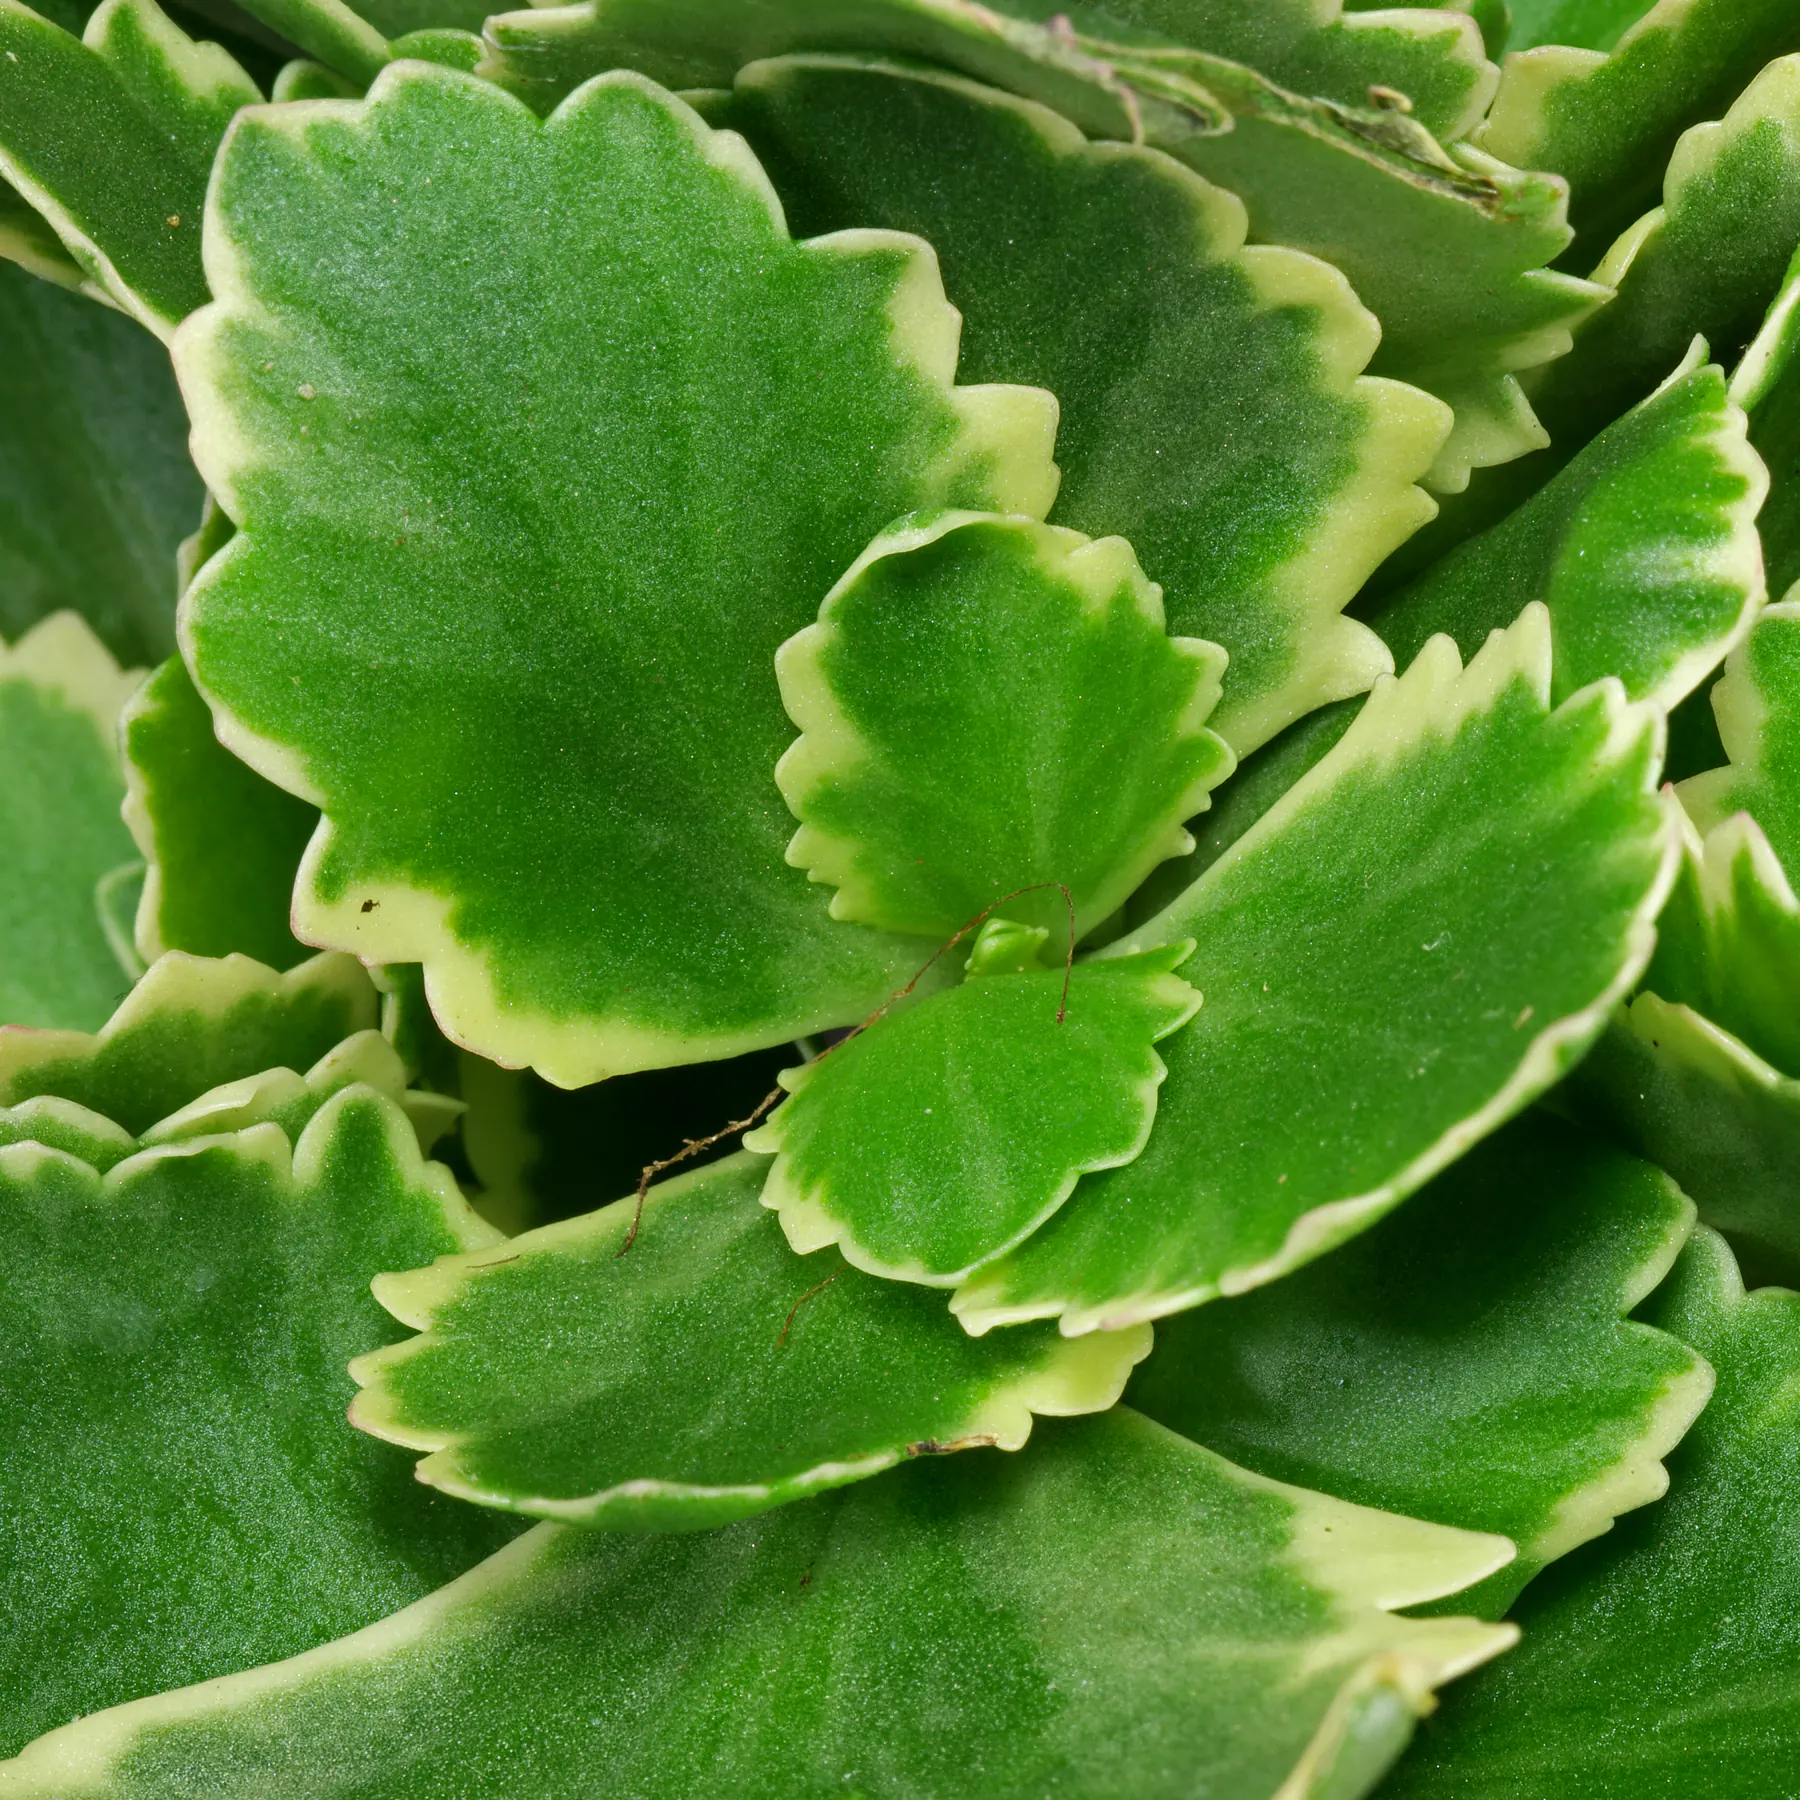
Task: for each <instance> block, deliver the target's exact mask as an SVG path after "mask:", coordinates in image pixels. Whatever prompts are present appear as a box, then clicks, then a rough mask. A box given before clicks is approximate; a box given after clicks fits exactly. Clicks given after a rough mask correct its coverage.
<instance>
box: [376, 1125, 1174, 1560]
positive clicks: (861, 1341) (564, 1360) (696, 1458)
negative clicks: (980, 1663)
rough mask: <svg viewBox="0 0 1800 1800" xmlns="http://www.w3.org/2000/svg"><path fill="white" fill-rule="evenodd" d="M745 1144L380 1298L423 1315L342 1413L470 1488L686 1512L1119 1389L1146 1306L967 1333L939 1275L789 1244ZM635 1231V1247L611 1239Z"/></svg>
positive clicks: (710, 1517) (599, 1507)
mask: <svg viewBox="0 0 1800 1800" xmlns="http://www.w3.org/2000/svg"><path fill="white" fill-rule="evenodd" d="M766 1166H767V1165H766V1164H765V1163H763V1162H762V1161H761V1160H760V1159H759V1158H755V1157H749V1156H737V1157H733V1158H731V1159H729V1160H728V1161H726V1162H722V1163H717V1164H714V1165H713V1166H712V1167H711V1168H708V1169H702V1170H699V1171H698V1172H696V1173H695V1174H692V1175H686V1176H682V1177H680V1178H678V1179H676V1180H673V1181H668V1182H664V1183H663V1184H662V1185H661V1186H660V1187H658V1188H656V1189H655V1190H654V1191H653V1192H652V1194H651V1196H650V1197H649V1198H648V1199H647V1200H646V1202H645V1205H644V1213H643V1222H642V1226H641V1229H640V1230H639V1231H638V1234H637V1236H636V1237H635V1238H632V1237H631V1235H630V1234H631V1228H632V1221H633V1218H634V1215H635V1214H636V1210H637V1208H636V1204H635V1202H634V1201H631V1200H622V1201H620V1202H619V1203H618V1204H617V1205H615V1206H609V1207H606V1208H604V1209H603V1210H601V1211H600V1212H597V1213H590V1214H588V1215H587V1216H586V1217H584V1218H579V1219H570V1220H568V1221H566V1222H565V1223H563V1224H560V1225H548V1226H545V1227H543V1228H542V1229H541V1230H538V1231H534V1232H528V1233H527V1234H526V1235H525V1236H523V1237H516V1238H509V1239H507V1240H506V1242H505V1243H503V1244H501V1245H498V1246H496V1247H495V1248H494V1249H493V1250H491V1251H488V1250H477V1251H475V1252H473V1253H472V1254H470V1255H468V1256H458V1257H452V1258H451V1259H449V1260H448V1261H444V1262H440V1263H438V1264H437V1265H436V1266H435V1267H433V1268H429V1269H420V1270H417V1271H416V1272H414V1273H412V1274H391V1275H384V1276H383V1277H382V1278H381V1279H380V1280H379V1281H378V1282H377V1283H376V1284H375V1293H376V1297H377V1298H378V1299H379V1300H380V1301H381V1303H382V1304H383V1305H384V1306H386V1307H387V1308H388V1310H389V1311H390V1312H392V1313H393V1314H394V1315H395V1316H396V1317H397V1318H399V1319H400V1320H401V1321H403V1322H404V1323H405V1324H408V1325H411V1326H414V1327H416V1328H418V1329H420V1330H421V1331H423V1332H424V1334H425V1335H423V1336H422V1337H416V1338H411V1339H408V1340H407V1341H406V1342H405V1343H402V1344H397V1345H395V1346H394V1347H393V1348H392V1349H388V1350H381V1351H376V1352H375V1353H373V1354H371V1355H368V1356H364V1357H361V1358H359V1359H358V1360H357V1361H356V1362H355V1363H354V1364H353V1365H352V1368H351V1372H352V1374H353V1375H354V1376H355V1377H356V1379H357V1380H358V1381H359V1382H360V1383H362V1384H364V1385H363V1391H362V1392H361V1393H360V1394H359V1395H358V1396H357V1399H356V1404H355V1406H354V1407H353V1409H352V1411H351V1421H352V1423H354V1424H356V1425H360V1426H361V1427H362V1428H363V1429H364V1430H365V1431H371V1432H374V1433H375V1434H376V1435H377V1436H379V1437H384V1438H388V1439H390V1440H391V1441H393V1442H394V1443H398V1444H405V1445H407V1446H408V1447H409V1448H411V1449H415V1450H428V1451H430V1452H431V1454H430V1455H429V1456H427V1457H426V1459H425V1460H424V1461H423V1462H421V1463H420V1464H419V1469H418V1473H419V1478H420V1480H421V1481H426V1482H430V1483H431V1484H432V1485H433V1486H435V1487H440V1488H442V1489H444V1490H445V1492H447V1493H451V1494H456V1495H458V1496H460V1497H461V1498H463V1499H467V1500H478V1501H480V1502H482V1503H483V1504H485V1505H488V1506H499V1507H506V1508H509V1509H510V1510H512V1511H515V1512H521V1513H530V1514H535V1515H536V1516H538V1517H540V1518H551V1519H562V1520H566V1521H573V1522H575V1523H577V1524H583V1525H597V1526H603V1527H608V1528H611V1529H615V1530H627V1531H644V1530H650V1531H667V1530H692V1529H694V1528H696V1527H699V1526H708V1525H718V1524H722V1523H724V1522H726V1521H728V1520H731V1519H737V1518H743V1517H745V1516H747V1515H749V1514H751V1513H757V1512H762V1511H764V1510H766V1509H767V1508H769V1507H771V1506H781V1505H784V1504H786V1503H787V1502H789V1501H793V1500H800V1499H804V1498H805V1497H806V1496H807V1495H809V1494H816V1493H818V1492H820V1491H822V1490H823V1489H826V1488H831V1487H837V1486H840V1485H841V1484H843V1483H844V1482H847V1481H861V1480H864V1479H866V1478H867V1477H869V1476H871V1475H878V1474H880V1473H881V1471H882V1470H884V1469H889V1468H892V1467H893V1466H894V1464H895V1463H898V1462H901V1461H903V1460H904V1459H905V1458H907V1457H909V1456H924V1455H938V1454H942V1453H945V1452H949V1451H953V1450H968V1449H975V1448H981V1447H997V1448H1000V1449H1005V1450H1016V1449H1018V1448H1019V1446H1020V1445H1021V1444H1023V1443H1024V1442H1025V1439H1026V1438H1027V1437H1028V1436H1029V1435H1030V1433H1031V1428H1032V1421H1033V1415H1034V1414H1037V1413H1081V1412H1098V1411H1102V1410H1104V1409H1105V1408H1106V1407H1108V1406H1111V1405H1112V1404H1113V1402H1114V1401H1116V1400H1117V1399H1118V1397H1119V1394H1120V1392H1121V1390H1122V1389H1123V1388H1124V1386H1125V1378H1126V1376H1127V1375H1128V1374H1129V1373H1130V1371H1131V1368H1132V1365H1133V1364H1134V1363H1137V1362H1140V1361H1142V1359H1143V1357H1144V1356H1145V1354H1146V1353H1147V1352H1148V1350H1149V1348H1150V1332H1149V1328H1148V1327H1147V1326H1139V1327H1137V1328H1136V1329H1135V1330H1132V1331H1127V1332H1121V1333H1116V1334H1112V1335H1108V1336H1103V1337H1096V1338H1095V1339H1094V1340H1093V1341H1092V1343H1091V1344H1082V1345H1072V1344H1070V1343H1069V1341H1068V1340H1067V1339H1065V1338H1060V1337H1058V1336H1057V1334H1056V1333H1055V1332H1054V1331H1052V1330H1049V1329H1047V1328H1045V1327H1044V1326H1041V1325H1040V1326H1036V1327H1034V1328H1032V1329H1031V1330H1029V1331H1022V1332H1003V1333H1001V1334H1000V1335H999V1336H998V1337H996V1338H993V1339H991V1340H989V1341H988V1342H986V1343H977V1342H976V1341H975V1340H973V1339H971V1338H969V1337H968V1336H967V1335H966V1334H965V1333H963V1332H962V1331H959V1330H958V1329H957V1326H956V1323H955V1321H954V1320H953V1319H951V1318H949V1317H948V1316H947V1315H946V1314H945V1312H944V1309H943V1305H942V1303H941V1302H940V1301H939V1300H938V1298H937V1297H936V1296H934V1295H930V1294H925V1293H921V1292H919V1291H918V1290H917V1289H915V1288H909V1287H904V1286H901V1285H899V1284H896V1283H893V1282H885V1281H877V1280H873V1279H872V1278H870V1277H869V1276H866V1275H863V1274H860V1273H859V1272H858V1271H856V1270H854V1269H849V1268H846V1267H845V1266H844V1264H843V1262H842V1261H841V1260H840V1259H839V1258H838V1257H836V1256H830V1257H819V1258H816V1259H811V1260H806V1261H802V1260H801V1259H800V1258H799V1257H796V1256H795V1255H794V1254H793V1253H792V1252H791V1251H790V1250H789V1249H788V1247H787V1246H786V1244H784V1243H783V1242H782V1238H781V1231H780V1227H779V1226H778V1225H777V1224H776V1222H775V1220H774V1219H772V1218H771V1217H770V1216H769V1214H768V1213H767V1211H766V1210H764V1208H763V1207H762V1206H761V1205H760V1204H759V1201H758V1194H759V1192H760V1190H761V1188H762V1181H763V1174H764V1171H765V1169H766ZM627 1243H629V1249H627V1248H626V1245H627Z"/></svg>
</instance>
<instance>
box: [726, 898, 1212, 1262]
mask: <svg viewBox="0 0 1800 1800" xmlns="http://www.w3.org/2000/svg"><path fill="white" fill-rule="evenodd" d="M1010 929H1011V928H1007V929H1003V930H1002V931H1001V932H999V933H997V934H996V935H994V936H986V937H984V939H983V941H982V942H981V943H980V944H978V945H977V947H976V953H975V955H974V956H973V957H972V958H971V959H970V963H969V978H968V980H967V981H965V982H964V983H963V984H962V986H961V987H955V988H951V989H950V990H949V991H948V992H947V993H942V994H933V995H932V996H931V997H930V998H929V999H927V1000H924V1001H921V1002H920V1004H919V1005H917V1006H915V1007H911V1008H909V1009H908V1010H907V1011H905V1012H900V1013H895V1014H891V1015H890V1016H889V1017H887V1018H885V1019H882V1020H880V1021H879V1022H878V1023H876V1024H874V1025H872V1026H870V1027H869V1029H868V1030H867V1031H865V1032H863V1033H862V1035H861V1036H860V1037H857V1038H855V1039H853V1040H852V1041H851V1042H849V1043H846V1044H840V1045H839V1046H837V1047H836V1048H835V1049H833V1050H831V1051H830V1052H829V1053H828V1054H827V1055H824V1056H821V1057H820V1058H819V1059H818V1060H817V1061H815V1062H810V1063H806V1064H803V1065H802V1066H801V1067H799V1068H797V1069H790V1070H788V1071H786V1072H784V1073H783V1075H782V1078H781V1085H782V1086H783V1087H784V1088H786V1089H787V1090H788V1094H789V1096H790V1097H789V1098H788V1099H787V1100H786V1101H784V1102H783V1103H782V1105H781V1106H780V1108H779V1109H778V1110H777V1111H776V1112H775V1113H774V1114H773V1115H772V1116H771V1117H770V1119H769V1122H768V1124H767V1125H765V1126H762V1127H760V1128H759V1129H758V1130H756V1131H754V1132H752V1133H751V1134H750V1135H749V1136H748V1137H746V1138H745V1140H744V1144H745V1147H746V1148H747V1149H750V1150H757V1151H762V1152H765V1153H771V1154H773V1155H774V1157H775V1162H774V1165H773V1167H772V1168H770V1170H769V1179H768V1185H767V1186H766V1187H765V1188H764V1189H763V1204H764V1205H765V1206H770V1207H773V1208H774V1209H775V1210H776V1211H777V1212H778V1213H779V1214H780V1215H781V1225H782V1229H783V1230H784V1231H785V1232H786V1233H787V1238H788V1242H789V1243H790V1244H792V1245H793V1247H794V1248H795V1249H796V1250H798V1251H799V1252H800V1253H801V1254H802V1255H806V1254H808V1253H810V1252H812V1251H814V1250H818V1249H822V1248H823V1247H825V1246H826V1245H828V1244H835V1245H837V1247H838V1248H839V1249H840V1250H841V1251H842V1252H843V1254H844V1255H845V1256H846V1257H847V1258H848V1259H849V1260H850V1261H851V1262H852V1263H854V1264H855V1265H856V1266H857V1267H858V1268H859V1269H867V1270H869V1271H870V1273H871V1274H875V1275H883V1276H886V1277H888V1278H889V1279H894V1280H901V1281H923V1282H926V1283H929V1284H932V1285H936V1286H941V1287H954V1286H955V1285H956V1284H957V1282H959V1281H962V1280H964V1279H965V1278H966V1277H967V1276H968V1275H969V1274H970V1272H971V1271H972V1270H974V1269H975V1268H976V1267H977V1266H978V1265H979V1264H981V1263H984V1262H987V1261H988V1260H990V1259H991V1258H993V1257H995V1256H998V1255H1000V1254H1001V1253H1002V1252H1004V1251H1006V1250H1009V1249H1011V1248H1012V1247H1013V1246H1014V1245H1015V1244H1018V1243H1021V1242H1023V1240H1024V1239H1026V1238H1027V1237H1029V1236H1030V1235H1031V1233H1032V1232H1034V1231H1036V1230H1037V1229H1038V1227H1039V1226H1041V1225H1042V1224H1043V1223H1044V1221H1045V1220H1046V1219H1048V1218H1049V1217H1050V1216H1051V1214H1052V1213H1054V1212H1055V1211H1056V1209H1057V1208H1058V1207H1059V1206H1061V1205H1062V1203H1063V1202H1064V1201H1065V1200H1067V1199H1068V1197H1069V1195H1070V1194H1071V1193H1072V1192H1073V1191H1074V1188H1075V1183H1076V1181H1077V1180H1078V1179H1079V1178H1080V1177H1081V1176H1082V1175H1083V1174H1086V1173H1089V1172H1091V1171H1093V1170H1095V1169H1111V1168H1116V1167H1118V1166H1119V1165H1120V1164H1121V1163H1127V1162H1130V1161H1131V1159H1132V1158H1133V1157H1135V1156H1136V1155H1137V1154H1138V1153H1139V1152H1140V1151H1141V1150H1142V1149H1143V1147H1144V1145H1145V1143H1146V1141H1147V1140H1148V1139H1149V1136H1150V1128H1151V1123H1152V1121H1153V1120H1154V1118H1155V1116H1156V1090H1157V1088H1158V1087H1160V1086H1161V1085H1162V1080H1163V1076H1164V1074H1165V1073H1166V1071H1165V1069H1164V1067H1163V1063H1162V1059H1161V1058H1160V1057H1159V1056H1158V1055H1157V1054H1156V1052H1155V1051H1154V1050H1153V1049H1152V1048H1151V1045H1152V1044H1154V1043H1155V1042H1157V1040H1158V1039H1160V1038H1165V1037H1167V1036H1168V1035H1169V1033H1170V1032H1172V1031H1176V1030H1179V1029H1180V1027H1181V1026H1183V1025H1185V1024H1186V1023H1187V1021H1188V1020H1189V1019H1191V1018H1192V1017H1193V1016H1194V1013H1195V1011H1196V1009H1197V1008H1198V1007H1199V1005H1200V996H1199V995H1198V994H1196V993H1195V992H1194V990H1193V989H1192V988H1191V987H1189V986H1188V985H1187V983H1186V982H1185V981H1183V980H1181V979H1180V977H1179V976H1177V975H1175V974H1174V973H1173V970H1174V969H1175V968H1176V967H1177V965H1179V964H1180V963H1181V962H1182V961H1183V959H1184V958H1185V957H1186V956H1187V955H1188V953H1189V951H1190V950H1191V949H1192V945H1189V944H1177V945H1175V946H1174V947H1173V948H1172V949H1167V950H1153V951H1150V952H1149V953H1147V954H1146V955H1143V956H1131V957H1120V958H1117V959H1115V960H1111V961H1105V960H1102V961H1097V962H1085V963H1081V964H1079V965H1078V966H1077V967H1076V968H1075V969H1073V970H1072V971H1071V972H1070V974H1069V979H1068V999H1067V1006H1066V1010H1065V1008H1064V1005H1063V998H1062V996H1063V969H1062V967H1061V966H1060V963H1059V964H1058V966H1057V967H1055V968H1049V969H1046V968H1043V967H1041V966H1039V965H1038V964H1037V962H1036V961H1035V958H1033V957H1032V956H1031V953H1030V952H1027V956H1026V959H1025V960H1024V966H1023V967H1021V966H1020V964H1019V963H1017V962H1015V963H1013V964H1012V965H1011V966H1008V965H1007V964H1006V963H1005V962H1002V963H1001V964H1000V965H999V966H998V967H997V968H996V967H993V966H992V965H991V964H989V965H987V966H984V962H983V953H984V951H991V950H992V949H995V948H999V947H1001V946H1002V945H1003V944H1004V942H1005V940H1006V938H1007V937H1008V936H1009V935H1010ZM989 930H990V932H992V931H993V927H992V926H990V928H989ZM1026 936H1027V941H1028V942H1030V943H1032V944H1033V945H1034V948H1035V949H1036V951H1037V953H1038V954H1041V953H1042V946H1043V940H1044V936H1045V934H1044V933H1043V932H1042V931H1041V930H1039V931H1035V932H1031V933H1029V934H1026ZM1052 941H1054V940H1052ZM1046 960H1047V959H1046Z"/></svg>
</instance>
